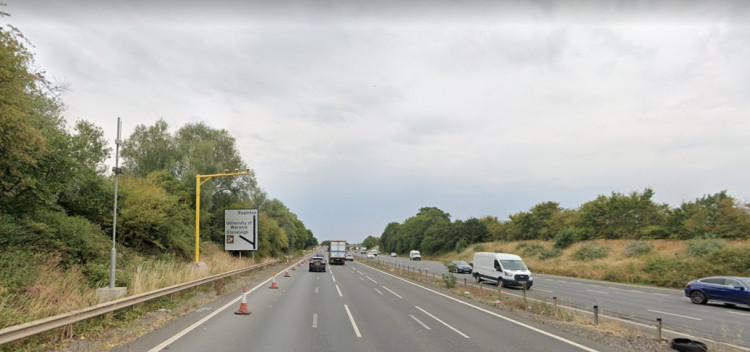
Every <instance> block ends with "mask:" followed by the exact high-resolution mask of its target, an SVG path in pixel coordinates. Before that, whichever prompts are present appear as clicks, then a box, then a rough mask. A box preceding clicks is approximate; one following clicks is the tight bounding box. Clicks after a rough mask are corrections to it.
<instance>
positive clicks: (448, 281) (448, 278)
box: [443, 273, 456, 288]
mask: <svg viewBox="0 0 750 352" xmlns="http://www.w3.org/2000/svg"><path fill="white" fill-rule="evenodd" d="M443 283H445V287H447V288H453V287H455V286H456V276H455V275H453V274H451V273H447V274H443Z"/></svg>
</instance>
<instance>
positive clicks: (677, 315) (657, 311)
mask: <svg viewBox="0 0 750 352" xmlns="http://www.w3.org/2000/svg"><path fill="white" fill-rule="evenodd" d="M646 310H647V311H649V312H653V313H659V314H666V315H672V316H675V317H680V318H685V319H693V320H703V319H701V318H695V317H689V316H687V315H680V314H674V313H667V312H662V311H660V310H653V309H646Z"/></svg>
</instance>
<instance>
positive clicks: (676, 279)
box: [643, 257, 712, 288]
mask: <svg viewBox="0 0 750 352" xmlns="http://www.w3.org/2000/svg"><path fill="white" fill-rule="evenodd" d="M643 271H644V272H645V273H646V274H648V278H647V279H646V280H647V281H648V282H647V284H651V285H655V286H661V287H674V288H681V287H684V286H685V283H686V282H688V281H690V280H693V279H695V278H699V277H704V276H710V275H712V274H711V269H710V268H708V267H707V266H706V265H704V263H701V264H698V263H695V262H693V261H692V260H691V259H690V258H667V257H654V258H650V259H648V260H647V261H646V263H645V266H644V269H643Z"/></svg>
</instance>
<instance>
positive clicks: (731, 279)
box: [685, 276, 750, 306]
mask: <svg viewBox="0 0 750 352" xmlns="http://www.w3.org/2000/svg"><path fill="white" fill-rule="evenodd" d="M685 296H687V297H690V302H693V303H695V304H706V302H708V301H721V302H724V304H730V305H732V304H744V305H748V306H750V277H736V276H712V277H704V278H702V279H698V280H693V281H690V282H688V283H687V284H686V285H685Z"/></svg>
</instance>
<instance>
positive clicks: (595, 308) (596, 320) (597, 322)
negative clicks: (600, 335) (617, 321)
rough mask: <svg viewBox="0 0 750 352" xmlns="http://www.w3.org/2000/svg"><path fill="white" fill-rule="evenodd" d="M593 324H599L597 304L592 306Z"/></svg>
mask: <svg viewBox="0 0 750 352" xmlns="http://www.w3.org/2000/svg"><path fill="white" fill-rule="evenodd" d="M594 325H599V306H594Z"/></svg>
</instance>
